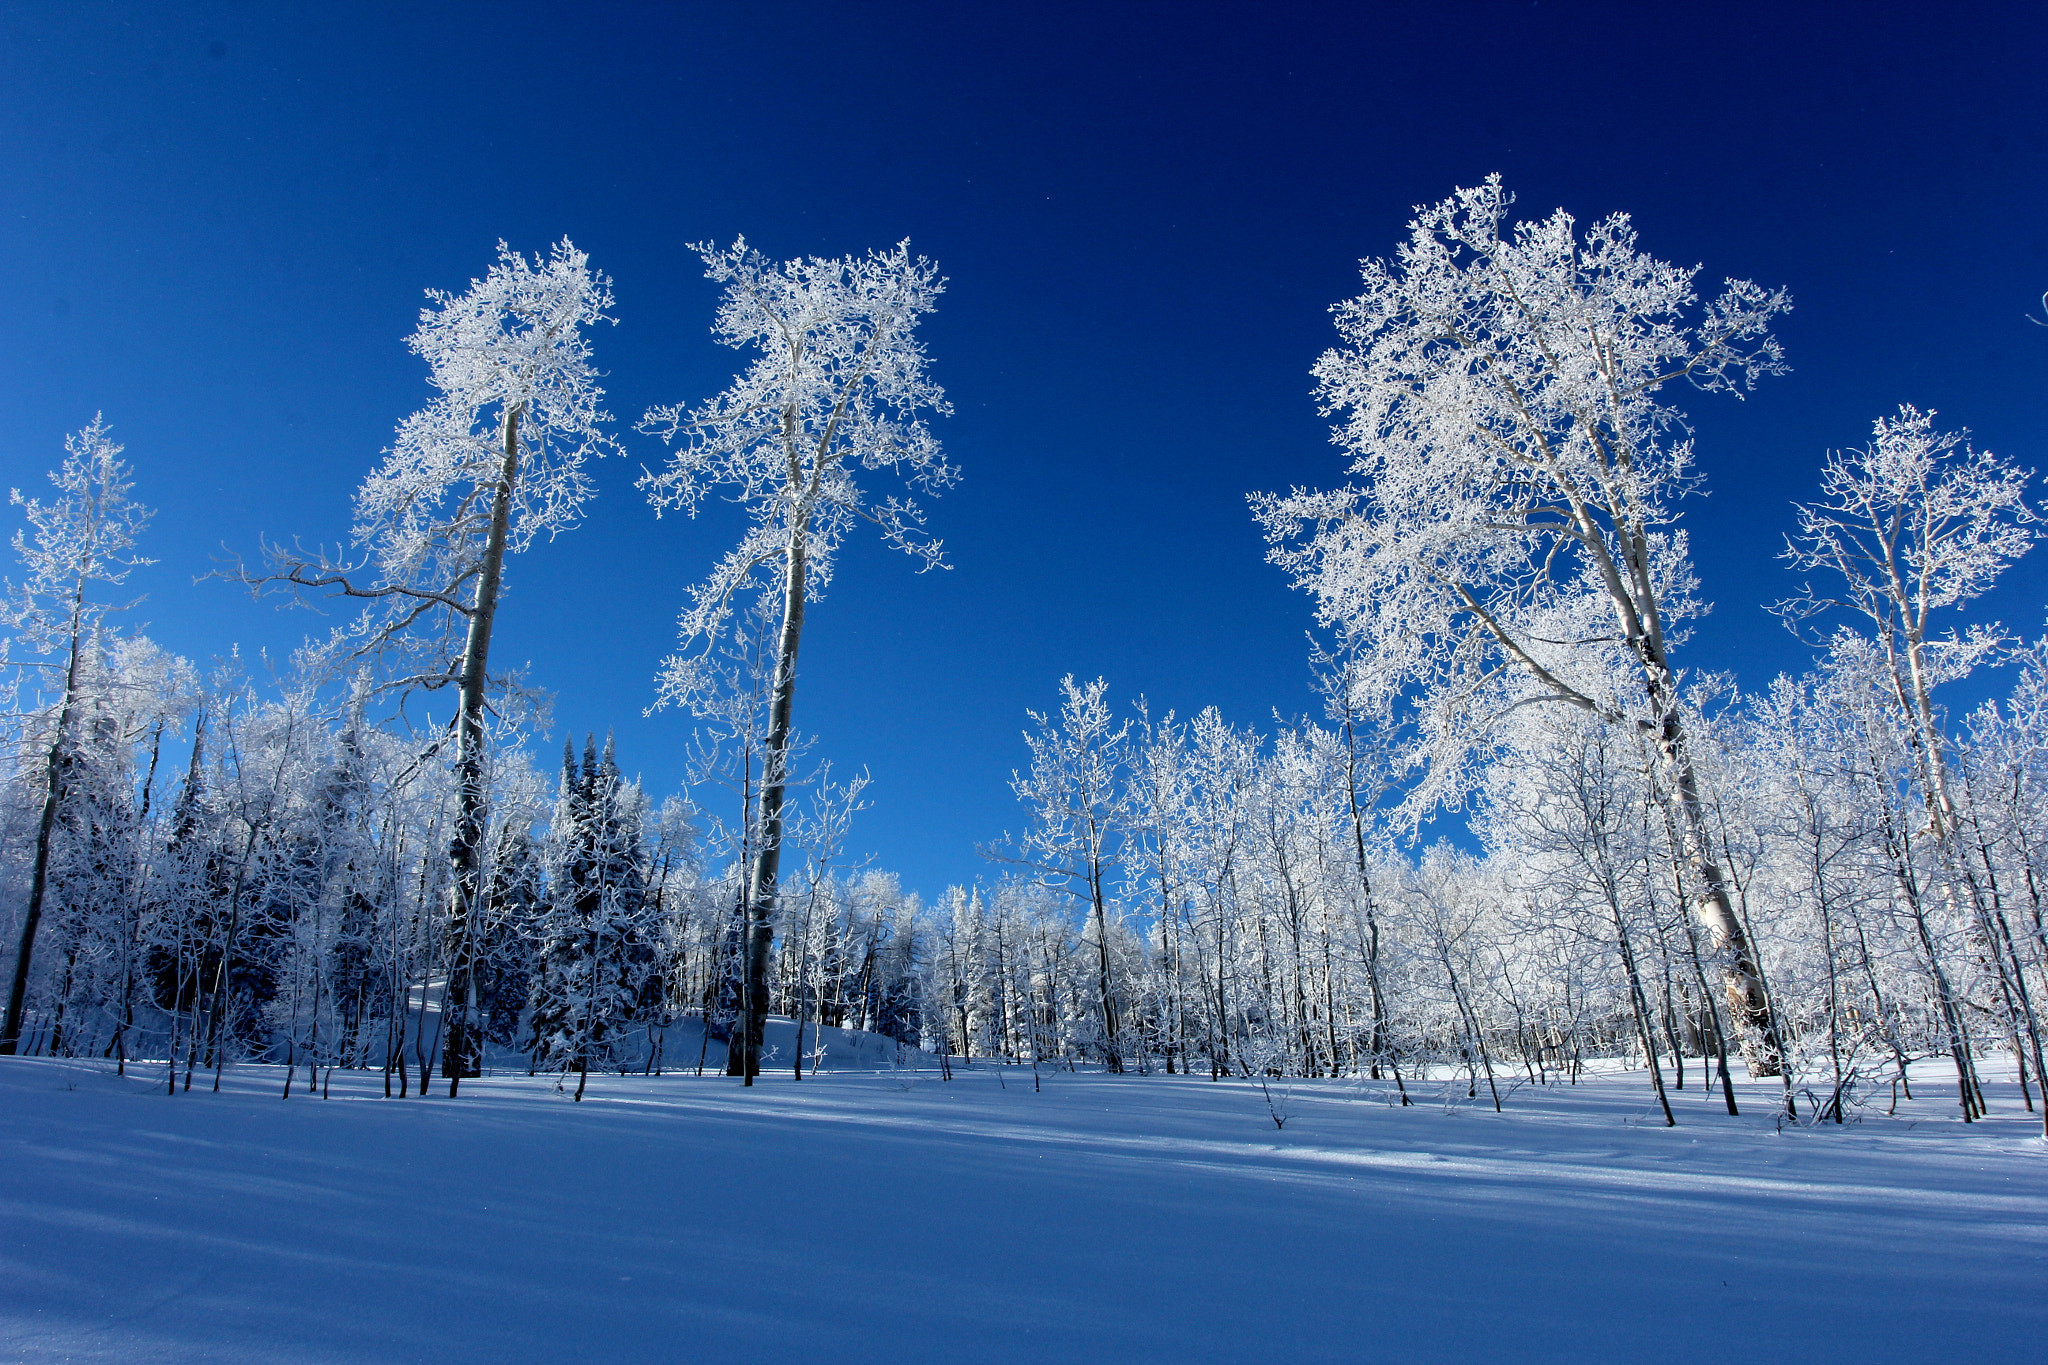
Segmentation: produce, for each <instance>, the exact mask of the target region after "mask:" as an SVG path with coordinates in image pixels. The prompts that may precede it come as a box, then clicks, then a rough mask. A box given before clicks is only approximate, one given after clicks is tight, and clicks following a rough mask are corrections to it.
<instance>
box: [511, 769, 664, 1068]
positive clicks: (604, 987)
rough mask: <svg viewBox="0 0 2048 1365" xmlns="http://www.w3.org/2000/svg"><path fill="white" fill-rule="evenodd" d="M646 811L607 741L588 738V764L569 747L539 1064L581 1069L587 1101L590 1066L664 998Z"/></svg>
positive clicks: (556, 840) (547, 934) (544, 952)
mask: <svg viewBox="0 0 2048 1365" xmlns="http://www.w3.org/2000/svg"><path fill="white" fill-rule="evenodd" d="M643 815H644V801H643V799H642V797H641V794H640V789H639V788H638V787H637V786H634V785H632V784H629V783H627V782H626V781H625V780H624V779H623V778H622V777H621V776H620V773H619V765H618V760H617V758H616V756H615V755H614V753H613V750H612V745H611V743H610V741H609V740H608V741H606V743H605V748H604V754H603V756H602V757H599V755H598V752H597V745H596V742H595V740H594V739H586V740H585V743H584V749H583V764H582V767H581V769H580V770H579V769H578V767H577V764H576V754H575V750H574V749H573V748H569V749H566V750H565V752H564V755H563V764H562V788H561V795H560V798H559V800H558V801H557V803H556V806H555V817H554V822H553V827H552V828H551V829H550V831H549V840H550V842H551V844H552V845H553V847H554V864H555V866H554V875H553V877H552V878H551V879H550V880H551V882H552V884H553V899H552V904H551V905H550V907H549V909H548V910H547V912H546V915H545V917H544V919H543V920H542V923H541V926H540V933H541V950H540V973H539V979H538V980H537V981H536V982H535V983H534V990H533V1002H532V1003H533V1033H534V1061H535V1064H536V1065H537V1066H548V1067H553V1068H559V1069H562V1070H570V1069H573V1070H575V1071H576V1072H577V1082H576V1098H577V1099H579V1100H580V1099H582V1098H583V1088H584V1083H585V1081H586V1080H587V1079H588V1076H589V1072H590V1066H591V1064H592V1063H593V1062H595V1063H597V1064H598V1065H599V1066H603V1065H605V1064H606V1063H608V1062H610V1061H613V1060H615V1059H616V1058H617V1057H618V1055H619V1053H620V1048H621V1045H622V1036H623V1034H624V1033H625V1031H626V1030H627V1028H628V1027H629V1026H631V1025H632V1024H634V1023H637V1022H640V1021H642V1020H644V1019H647V1018H648V1017H649V1016H650V1015H652V1014H653V1013H655V1012H657V1011H658V1010H659V1008H660V1006H661V1002H662V997H663V989H662V982H661V978H660V966H661V960H662V954H661V951H660V944H659V941H658V940H659V927H658V925H656V924H655V923H654V920H653V916H652V915H651V914H650V911H651V910H656V909H658V908H659V906H658V903H656V902H651V901H650V899H649V897H648V894H647V865H646V853H645V849H644V846H643V844H642V841H641V822H642V818H643Z"/></svg>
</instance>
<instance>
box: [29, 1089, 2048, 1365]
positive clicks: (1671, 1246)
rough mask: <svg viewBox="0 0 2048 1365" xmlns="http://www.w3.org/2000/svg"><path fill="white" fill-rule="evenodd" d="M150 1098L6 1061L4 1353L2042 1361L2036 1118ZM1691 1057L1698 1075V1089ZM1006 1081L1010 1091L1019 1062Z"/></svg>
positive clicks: (1684, 1110) (1054, 1096) (1168, 1099)
mask: <svg viewBox="0 0 2048 1365" xmlns="http://www.w3.org/2000/svg"><path fill="white" fill-rule="evenodd" d="M955 1077H956V1078H955V1079H954V1080H953V1081H951V1082H944V1081H941V1080H940V1079H938V1077H937V1076H936V1074H934V1073H932V1072H929V1071H926V1072H922V1073H907V1072H891V1071H882V1072H871V1073H852V1072H844V1071H842V1072H828V1073H827V1074H826V1075H824V1076H823V1077H821V1078H819V1079H816V1080H806V1081H804V1082H803V1083H802V1084H801V1085H799V1084H796V1083H793V1082H792V1081H791V1080H790V1079H789V1078H788V1076H787V1074H786V1073H783V1074H779V1075H774V1076H770V1077H768V1078H766V1079H764V1080H763V1082H762V1083H761V1084H759V1085H757V1086H756V1087H754V1088H753V1089H751V1090H746V1089H742V1088H741V1087H740V1086H739V1085H738V1084H737V1083H736V1082H733V1081H731V1080H728V1079H726V1078H724V1077H714V1076H710V1075H707V1076H705V1077H703V1078H701V1079H699V1078H695V1077H690V1076H681V1077H677V1076H669V1077H663V1078H656V1079H641V1078H637V1077H636V1078H633V1079H623V1080H622V1079H620V1078H618V1077H593V1078H592V1080H591V1083H590V1091H589V1094H588V1096H587V1097H586V1099H585V1100H584V1102H583V1103H581V1104H573V1103H570V1102H569V1101H568V1099H567V1098H566V1097H564V1096H562V1095H559V1094H557V1093H556V1091H555V1089H554V1087H553V1084H552V1082H550V1081H548V1080H529V1079H527V1078H525V1077H524V1076H515V1077H503V1078H491V1079H487V1080H484V1081H480V1082H473V1083H469V1084H465V1086H464V1087H463V1095H462V1098H461V1099H460V1100H457V1101H453V1102H450V1101H448V1100H446V1099H442V1098H438V1097H437V1098H433V1099H427V1100H420V1099H412V1100H406V1101H397V1100H389V1101H387V1100H384V1099H382V1098H376V1097H374V1087H375V1078H374V1077H367V1078H366V1077H361V1076H351V1077H347V1078H346V1079H344V1078H343V1077H341V1076H340V1075H337V1077H336V1084H335V1091H334V1098H333V1099H331V1100H327V1101H321V1100H317V1099H308V1098H304V1097H303V1095H302V1094H301V1093H295V1094H294V1096H293V1098H292V1099H291V1100H290V1101H288V1102H280V1100H279V1097H278V1092H279V1089H280V1084H281V1080H282V1076H281V1073H279V1072H277V1071H276V1070H274V1069H268V1068H260V1067H251V1068H245V1069H243V1070H241V1071H239V1072H235V1073H231V1074H230V1075H229V1077H228V1079H227V1082H226V1090H225V1093H223V1094H221V1095H217V1096H216V1095H211V1094H203V1093H200V1092H199V1090H197V1089H195V1090H194V1092H193V1093H192V1094H190V1095H179V1096H177V1097H175V1098H167V1097H166V1096H165V1095H164V1093H163V1089H162V1086H161V1084H160V1080H161V1070H160V1069H159V1068H148V1069H145V1070H144V1071H143V1073H142V1074H141V1075H140V1076H139V1077H131V1078H129V1079H125V1080H124V1079H120V1078H116V1077H114V1076H112V1075H111V1074H109V1071H108V1069H107V1068H104V1067H101V1066H98V1065H93V1064H87V1063H77V1062H62V1061H48V1060H12V1059H10V1060H8V1061H6V1062H4V1063H0V1144H4V1146H0V1359H5V1360H8V1361H37V1362H40V1361H94V1362H97V1361H107V1362H116V1361H118V1362H124V1363H133V1362H150V1361H180V1362H182V1361H224V1362H225V1361H236V1362H241V1361H247V1362H258V1361H261V1362H315V1361H319V1362H330V1361H332V1362H340V1361H349V1362H355V1361H363V1362H369V1361H377V1362H397V1361H432V1362H436V1363H437V1365H454V1363H456V1362H469V1361H475V1362H480V1363H481V1362H490V1365H508V1363H509V1362H523V1361H682V1362H690V1361H700V1360H702V1361H712V1360H735V1359H744V1360H749V1361H759V1362H764V1365H773V1363H774V1362H779V1361H783V1360H815V1361H831V1362H836V1363H841V1365H844V1363H848V1362H851V1363H858V1362H866V1361H885V1360H886V1361H892V1362H895V1361H901V1362H908V1361H956V1360H957V1361H1012V1360H1014V1361H1210V1360H1214V1361H1251V1362H1261V1363H1265V1362H1288V1361H1322V1360H1329V1361H1376V1360H1401V1361H1434V1360H1456V1361H1523V1360H1528V1361H1547V1360H1558V1361H1566V1360H1569V1361H1620V1360H1631V1359H1635V1360H1645V1361H1655V1362H1659V1363H1660V1365H1662V1362H1669V1361H1689V1360H1701V1361H1709V1360H1711V1361H1714V1362H1716V1363H1717V1365H1727V1363H1728V1362H1731V1361H1747V1360H1766V1359H1768V1360H1774V1361H1788V1362H1789V1361H1814V1360H1848V1361H1856V1362H1859V1363H1860V1362H1869V1361H1949V1360H1954V1361H1962V1360H1969V1361H1973V1362H1977V1361H2024V1362H2029V1363H2030V1365H2039V1362H2041V1361H2042V1360H2044V1359H2048V1345H2044V1341H2048V1336H2044V1329H2048V1146H2044V1145H2043V1143H2042V1142H2041V1141H2040V1139H2039V1138H2037V1137H2035V1136H2034V1134H2035V1133H2037V1132H2038V1131H2039V1128H2038V1124H2037V1123H2036V1122H2035V1121H2034V1120H2032V1119H2031V1118H2030V1117H2029V1116H2027V1115H2025V1114H2024V1113H2023V1112H2022V1111H2021V1110H2020V1107H2019V1104H2018V1099H2017V1094H2016V1092H2015V1090H2014V1089H2013V1087H2012V1086H2011V1085H2010V1084H2009V1083H2007V1084H2002V1085H1999V1086H1997V1087H1996V1088H1995V1090H1994V1092H1993V1094H1992V1106H1993V1116H1992V1118H1991V1119H1990V1120H1989V1121H1987V1122H1985V1123H1982V1124H1978V1125H1974V1126H1971V1127H1968V1128H1966V1127H1964V1126H1963V1125H1962V1124H1960V1123H1958V1122H1956V1121H1954V1120H1952V1119H1951V1118H1949V1116H1948V1115H1949V1112H1950V1105H1949V1097H1948V1096H1946V1095H1945V1094H1944V1093H1943V1091H1942V1089H1941V1085H1940V1081H1939V1072H1938V1069H1937V1068H1935V1067H1933V1066H1929V1067H1928V1068H1927V1069H1926V1073H1925V1078H1924V1081H1922V1082H1921V1084H1920V1085H1919V1086H1918V1087H1916V1093H1919V1094H1921V1095H1922V1096H1923V1098H1922V1099H1920V1100H1918V1101H1916V1102H1914V1103H1913V1104H1910V1105H1903V1106H1902V1107H1901V1113H1900V1116H1899V1117H1898V1118H1894V1119H1886V1118H1884V1117H1883V1116H1882V1115H1881V1114H1868V1115H1866V1116H1865V1117H1864V1119H1863V1121H1862V1122H1861V1123H1858V1124H1853V1125H1850V1126H1848V1127H1846V1128H1842V1129H1834V1128H1829V1129H1826V1130H1818V1131H1817V1130H1809V1129H1792V1130H1787V1131H1785V1132H1782V1133H1781V1132H1778V1131H1777V1130H1776V1126H1775V1124H1774V1122H1773V1120H1772V1117H1771V1115H1772V1104H1771V1101H1770V1098H1769V1090H1768V1088H1767V1087H1765V1086H1762V1085H1751V1086H1750V1087H1748V1091H1749V1093H1748V1094H1747V1096H1746V1099H1747V1105H1746V1108H1745V1112H1744V1114H1743V1116H1742V1117H1741V1118H1739V1119H1731V1118H1729V1117H1728V1116H1727V1115H1726V1114H1725V1112H1720V1111H1719V1109H1718V1107H1717V1105H1715V1104H1710V1103H1708V1102H1706V1101H1705V1100H1703V1099H1702V1097H1701V1096H1700V1094H1699V1092H1698V1091H1697V1090H1696V1089H1693V1088H1688V1089H1687V1090H1686V1091H1685V1092H1684V1094H1683V1096H1682V1099H1681V1103H1680V1108H1679V1122H1680V1125H1681V1126H1680V1127H1678V1128H1677V1129H1675V1130H1668V1129H1665V1128H1664V1127H1662V1126H1661V1124H1660V1123H1658V1122H1657V1121H1656V1120H1655V1118H1654V1117H1653V1114H1652V1105H1651V1103H1650V1102H1649V1096H1648V1094H1647V1092H1646V1090H1645V1088H1644V1086H1643V1084H1642V1078H1641V1076H1640V1075H1636V1074H1631V1075H1624V1076H1610V1077H1601V1078H1597V1079H1594V1080H1592V1081H1590V1082H1588V1083H1586V1084H1582V1085H1580V1086H1578V1087H1575V1088H1560V1089H1553V1090H1549V1091H1538V1090H1533V1089H1531V1088H1528V1087H1524V1088H1523V1089H1521V1090H1519V1091H1517V1092H1516V1093H1515V1094H1514V1095H1512V1096H1511V1097H1510V1098H1509V1100H1508V1112H1507V1113H1506V1114H1505V1115H1501V1116H1496V1115H1494V1114H1493V1113H1492V1112H1491V1110H1490V1109H1484V1108H1479V1107H1473V1106H1467V1105H1464V1104H1463V1103H1462V1091H1460V1092H1459V1093H1458V1096H1457V1098H1458V1100H1459V1103H1458V1104H1457V1105H1447V1104H1446V1103H1445V1102H1444V1099H1443V1097H1442V1095H1441V1092H1440V1091H1438V1090H1437V1089H1435V1088H1432V1089H1431V1090H1430V1091H1429V1092H1428V1093H1429V1098H1428V1099H1427V1100H1425V1102H1423V1103H1422V1104H1419V1105H1418V1106H1417V1107H1415V1108H1413V1109H1408V1110H1402V1109H1398V1108H1392V1107H1389V1106H1388V1105H1387V1104H1385V1103H1384V1102H1382V1100H1381V1098H1380V1096H1379V1092H1378V1088H1377V1087H1364V1088H1361V1087H1358V1086H1355V1085H1343V1084H1336V1083H1329V1084H1314V1085H1301V1086H1297V1087H1296V1088H1295V1089H1294V1091H1293V1093H1292V1095H1291V1097H1290V1098H1289V1099H1288V1100H1287V1105H1288V1108H1289V1111H1290V1117H1289V1119H1288V1122H1287V1126H1286V1128H1285V1130H1284V1131H1276V1130H1275V1128H1274V1126H1273V1124H1272V1122H1271V1120H1270V1119H1269V1118H1268V1116H1267V1111H1266V1103H1265V1101H1264V1099H1263V1098H1262V1097H1261V1095H1260V1093H1259V1090H1258V1088H1257V1086H1256V1085H1254V1084H1252V1083H1249V1082H1243V1081H1233V1082H1224V1083H1221V1084H1213V1083H1211V1082H1209V1081H1207V1080H1205V1079H1188V1078H1168V1077H1164V1076H1149V1077H1140V1076H1123V1077H1113V1076H1101V1075H1091V1074H1069V1073H1064V1072H1062V1073H1049V1074H1048V1076H1047V1078H1046V1085H1045V1089H1044V1091H1043V1093H1039V1094H1034V1093H1033V1091H1032V1085H1031V1073H1030V1072H1029V1070H1022V1071H1019V1070H1016V1069H1011V1070H1009V1071H1008V1072H1007V1074H1006V1075H1005V1076H1003V1077H1002V1078H1001V1079H1000V1080H999V1078H998V1075H997V1073H996V1072H995V1071H994V1070H992V1069H991V1068H990V1067H988V1066H987V1065H977V1066H975V1067H973V1068H972V1069H956V1072H955ZM1695 1080H1696V1077H1695ZM1005 1086H1006V1087H1007V1088H1005Z"/></svg>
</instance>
